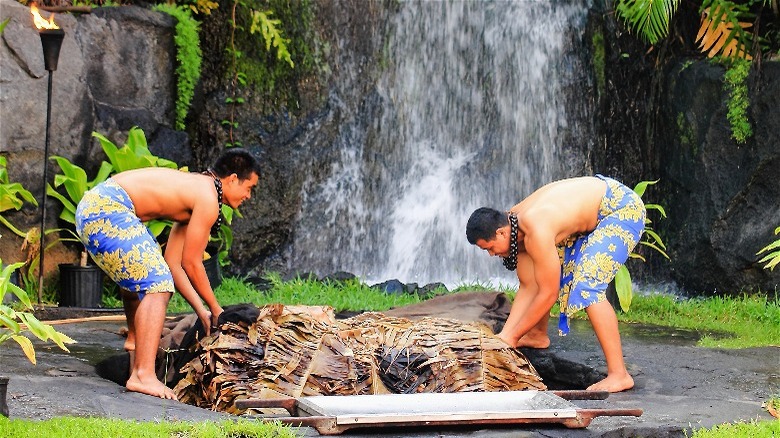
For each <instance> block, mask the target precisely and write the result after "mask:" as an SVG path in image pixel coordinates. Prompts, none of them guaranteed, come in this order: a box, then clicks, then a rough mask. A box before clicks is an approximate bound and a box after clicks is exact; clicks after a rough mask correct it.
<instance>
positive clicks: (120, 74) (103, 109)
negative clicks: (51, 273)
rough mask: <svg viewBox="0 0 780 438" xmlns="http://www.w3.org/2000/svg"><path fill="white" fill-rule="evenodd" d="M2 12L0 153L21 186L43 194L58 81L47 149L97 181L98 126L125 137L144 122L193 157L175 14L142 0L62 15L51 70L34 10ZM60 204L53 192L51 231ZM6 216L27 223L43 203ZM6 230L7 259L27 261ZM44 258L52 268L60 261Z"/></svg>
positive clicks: (1, 6)
mask: <svg viewBox="0 0 780 438" xmlns="http://www.w3.org/2000/svg"><path fill="white" fill-rule="evenodd" d="M0 10H2V11H3V14H2V17H3V19H5V18H6V17H8V18H10V22H9V23H8V25H7V26H6V28H5V31H4V32H3V34H2V36H0V40H2V44H0V84H2V92H1V93H0V119H1V120H2V123H0V150H2V152H3V155H4V156H6V157H7V159H8V171H9V177H10V180H11V181H12V182H18V183H21V184H22V185H23V186H24V187H25V188H26V189H28V190H30V191H31V192H32V193H33V194H34V195H35V197H36V199H38V200H39V202H40V200H41V199H42V198H43V192H44V191H43V180H42V177H41V176H42V173H43V161H44V150H45V133H46V122H47V120H46V113H47V98H48V81H49V80H50V79H51V85H52V86H51V119H50V123H49V126H50V132H49V139H50V140H49V151H48V154H49V156H52V155H60V156H63V157H65V158H67V159H69V160H71V161H72V162H74V163H77V164H79V165H80V166H82V167H84V168H85V169H86V170H87V175H88V177H89V178H92V177H94V175H95V172H96V170H97V167H98V166H99V163H100V161H102V160H103V159H104V157H105V156H104V154H103V152H102V150H101V149H100V146H99V144H98V143H97V142H96V141H93V140H92V136H91V135H92V132H93V131H98V132H100V133H102V134H104V135H107V136H108V137H109V138H112V139H113V140H114V141H115V142H117V143H119V144H121V142H123V141H124V138H123V137H124V136H125V135H126V133H127V131H128V130H129V129H130V128H132V127H133V126H139V127H141V128H143V129H144V131H145V132H146V134H147V137H148V138H149V139H150V148H151V149H152V150H153V151H161V149H170V148H169V147H168V146H161V145H159V144H158V143H162V142H165V143H168V144H170V145H173V146H178V151H171V152H168V151H164V152H163V153H162V154H161V155H165V156H166V157H170V156H172V155H173V157H172V158H174V159H175V158H179V159H185V160H186V159H187V158H188V157H189V156H190V155H191V154H190V153H189V148H188V147H187V146H186V143H187V137H186V135H184V136H183V137H182V134H181V133H176V132H175V131H173V130H172V129H171V126H172V125H173V122H174V118H175V112H174V111H175V102H176V77H175V75H174V74H173V72H174V70H175V63H176V51H175V46H174V43H173V32H174V25H175V20H174V19H173V18H171V17H170V16H168V15H166V14H162V13H156V12H152V11H150V10H147V9H143V8H140V7H134V6H128V7H121V8H116V7H113V8H96V9H94V10H93V12H92V13H91V14H83V15H72V14H55V16H54V21H55V23H56V24H57V25H58V26H60V28H62V29H63V30H64V31H65V38H64V39H63V42H62V47H61V51H60V54H59V60H58V61H59V62H58V65H57V69H56V70H55V71H53V72H51V73H49V72H48V71H46V70H45V68H44V63H43V53H42V50H41V43H40V42H39V40H40V39H39V36H38V31H37V30H36V29H35V28H34V26H33V19H32V15H31V14H30V8H28V7H25V6H23V5H21V4H20V3H18V2H15V1H12V0H0ZM42 14H43V15H44V16H45V17H48V16H49V14H48V13H46V12H42ZM158 139H159V140H158ZM183 143H184V146H183V145H182V144H183ZM174 152H175V153H174ZM184 164H187V163H184ZM56 172H58V169H57V166H56V165H55V164H54V163H52V162H50V163H49V168H48V178H47V179H48V180H49V181H50V182H51V181H52V178H53V175H54V174H55V173H56ZM60 209H61V207H60V205H59V203H58V202H57V201H55V200H54V199H53V198H51V197H48V198H47V218H46V228H56V227H57V219H56V217H57V215H58V214H59V211H60ZM4 215H6V217H7V218H8V219H10V220H11V222H12V223H13V224H14V225H15V226H17V227H18V228H20V229H22V230H27V229H30V228H33V227H36V226H37V225H38V224H39V222H40V213H39V209H38V208H35V207H33V206H32V205H27V206H26V207H25V208H23V210H22V211H21V212H18V213H17V212H6V213H4ZM3 237H4V240H3V245H0V257H2V259H3V260H7V261H13V260H19V259H23V255H22V254H21V253H20V251H19V250H18V248H19V246H20V244H21V239H16V236H14V235H13V234H12V233H5V232H4V233H3ZM50 238H51V237H50ZM14 239H16V240H18V242H17V241H14ZM63 257H65V258H67V257H68V256H67V255H64V256H63ZM48 260H49V259H47V261H48ZM71 261H72V260H71ZM46 265H47V271H48V270H49V269H51V267H53V266H55V263H51V264H49V263H46Z"/></svg>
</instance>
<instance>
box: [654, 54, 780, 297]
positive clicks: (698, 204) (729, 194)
mask: <svg viewBox="0 0 780 438" xmlns="http://www.w3.org/2000/svg"><path fill="white" fill-rule="evenodd" d="M723 73H724V69H723V68H722V67H720V66H714V65H711V64H709V63H706V62H696V63H693V64H691V65H689V66H687V67H685V68H683V66H682V64H681V63H677V64H674V65H673V66H671V67H670V68H669V70H668V72H667V76H666V77H667V78H668V81H667V82H666V90H665V93H664V97H663V103H662V106H661V107H662V108H663V110H664V111H663V113H662V116H661V126H665V127H668V129H664V130H662V131H661V132H659V141H658V143H657V144H658V148H659V159H660V161H659V169H658V172H659V176H660V177H661V179H662V181H665V183H666V184H665V185H664V194H663V198H662V199H663V202H664V205H666V206H667V209H668V210H667V212H668V213H669V220H666V221H662V222H660V223H659V225H660V226H661V227H662V229H663V231H665V233H666V235H668V236H671V237H670V239H669V240H670V242H669V243H670V256H671V257H672V258H673V260H674V270H673V277H674V278H675V280H677V281H678V282H679V283H680V284H681V285H683V286H684V287H685V288H686V289H689V290H691V291H712V290H716V289H717V290H718V291H719V292H724V293H734V294H738V293H740V292H741V291H742V289H743V288H745V289H752V290H755V289H761V290H764V291H772V290H775V288H776V286H777V284H778V280H780V273H773V272H771V271H769V270H765V269H763V268H762V266H760V265H758V264H757V263H756V261H757V260H758V257H757V256H756V252H757V251H759V250H760V249H761V248H763V247H764V246H765V245H767V244H768V243H769V242H771V241H773V240H774V239H775V238H776V236H773V234H772V233H773V230H774V229H775V228H776V227H777V226H778V225H780V185H778V184H777V181H778V180H780V167H779V166H778V165H780V149H779V148H778V147H777V145H778V144H780V119H778V118H777V117H772V116H770V115H769V114H771V113H772V111H773V110H772V108H777V106H778V104H779V103H780V63H778V62H764V63H763V64H762V66H761V71H760V73H758V74H757V73H756V72H753V73H752V74H751V76H750V78H749V79H748V80H749V89H750V108H749V118H750V122H751V124H752V126H753V132H754V134H753V137H751V138H750V139H748V140H747V142H746V143H745V144H738V143H737V142H736V141H734V140H733V139H731V131H730V128H729V125H728V122H727V118H726V114H727V112H728V108H727V106H726V104H727V103H726V101H727V97H726V93H725V92H724V91H723Z"/></svg>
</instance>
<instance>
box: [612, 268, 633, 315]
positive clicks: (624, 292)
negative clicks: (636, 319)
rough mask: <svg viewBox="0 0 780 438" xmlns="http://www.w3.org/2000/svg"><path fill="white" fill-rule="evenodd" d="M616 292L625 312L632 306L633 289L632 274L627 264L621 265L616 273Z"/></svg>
mask: <svg viewBox="0 0 780 438" xmlns="http://www.w3.org/2000/svg"><path fill="white" fill-rule="evenodd" d="M615 292H617V296H618V301H620V308H621V309H623V311H624V312H628V310H629V309H630V308H631V298H632V297H633V291H632V287H631V274H630V273H629V272H628V268H626V266H625V265H621V266H620V268H618V271H617V274H616V275H615Z"/></svg>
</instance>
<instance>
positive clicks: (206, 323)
mask: <svg viewBox="0 0 780 438" xmlns="http://www.w3.org/2000/svg"><path fill="white" fill-rule="evenodd" d="M198 319H199V320H200V323H201V324H203V329H204V330H205V331H206V336H208V335H210V334H211V312H209V311H208V310H205V309H204V310H203V311H202V312H200V313H198Z"/></svg>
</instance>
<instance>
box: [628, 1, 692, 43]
mask: <svg viewBox="0 0 780 438" xmlns="http://www.w3.org/2000/svg"><path fill="white" fill-rule="evenodd" d="M679 4H680V0H618V2H617V5H616V7H615V10H616V12H617V15H618V16H619V17H621V18H622V19H623V20H625V21H626V23H627V24H628V27H629V29H631V30H632V31H634V32H636V33H638V34H639V36H640V38H642V39H643V40H645V41H647V42H649V43H650V44H655V43H657V42H658V41H659V40H661V39H663V38H665V37H666V35H668V34H669V23H670V22H671V20H672V17H673V16H674V13H675V12H676V11H677V6H678V5H679Z"/></svg>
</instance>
